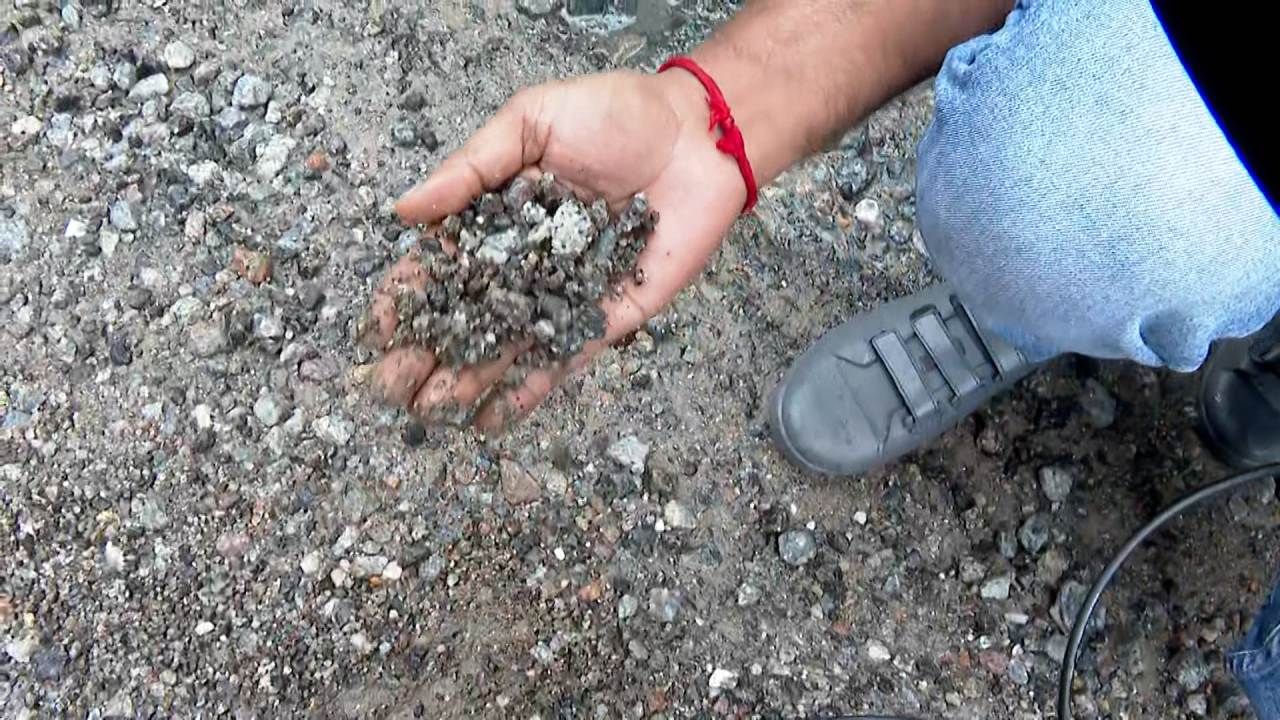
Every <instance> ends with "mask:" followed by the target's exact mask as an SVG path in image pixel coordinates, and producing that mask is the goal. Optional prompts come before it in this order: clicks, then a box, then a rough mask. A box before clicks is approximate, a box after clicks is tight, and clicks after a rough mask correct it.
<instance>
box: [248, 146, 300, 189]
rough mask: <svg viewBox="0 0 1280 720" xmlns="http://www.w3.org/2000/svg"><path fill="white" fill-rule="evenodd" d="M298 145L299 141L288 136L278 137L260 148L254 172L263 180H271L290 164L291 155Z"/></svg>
mask: <svg viewBox="0 0 1280 720" xmlns="http://www.w3.org/2000/svg"><path fill="white" fill-rule="evenodd" d="M297 144H298V141H297V140H294V139H293V138H291V137H288V136H286V135H277V136H275V137H273V138H271V139H270V140H268V141H267V142H265V143H263V144H262V145H259V146H258V160H257V163H255V165H254V172H255V173H257V175H258V177H259V178H260V179H262V180H271V179H272V178H274V177H275V176H276V175H279V174H280V171H281V170H283V169H284V166H285V165H286V164H288V162H289V153H291V152H293V148H294V146H295V145H297Z"/></svg>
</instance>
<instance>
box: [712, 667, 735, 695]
mask: <svg viewBox="0 0 1280 720" xmlns="http://www.w3.org/2000/svg"><path fill="white" fill-rule="evenodd" d="M707 686H708V687H710V688H711V690H712V691H721V690H732V689H733V688H735V687H737V686H738V673H736V672H732V671H730V670H725V669H724V668H716V669H715V670H713V671H712V672H711V677H710V679H708V680H707Z"/></svg>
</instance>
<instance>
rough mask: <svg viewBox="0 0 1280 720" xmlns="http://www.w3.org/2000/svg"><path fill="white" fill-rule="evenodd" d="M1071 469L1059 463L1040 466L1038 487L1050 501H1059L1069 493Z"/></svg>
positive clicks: (1064, 498)
mask: <svg viewBox="0 0 1280 720" xmlns="http://www.w3.org/2000/svg"><path fill="white" fill-rule="evenodd" d="M1071 484H1072V477H1071V471H1070V470H1068V469H1067V468H1064V467H1062V466H1061V465H1049V466H1046V467H1042V468H1040V489H1041V490H1042V491H1043V492H1044V496H1045V497H1047V498H1049V501H1050V502H1055V503H1060V502H1062V501H1064V500H1066V499H1067V496H1068V495H1070V494H1071Z"/></svg>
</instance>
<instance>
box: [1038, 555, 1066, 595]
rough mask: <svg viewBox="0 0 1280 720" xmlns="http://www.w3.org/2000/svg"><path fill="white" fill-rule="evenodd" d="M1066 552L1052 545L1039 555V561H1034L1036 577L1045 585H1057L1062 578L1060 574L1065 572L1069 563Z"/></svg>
mask: <svg viewBox="0 0 1280 720" xmlns="http://www.w3.org/2000/svg"><path fill="white" fill-rule="evenodd" d="M1069 564H1070V563H1069V561H1068V559H1067V554H1066V553H1065V552H1063V551H1062V550H1061V549H1060V548H1056V547H1052V548H1049V549H1048V550H1046V551H1045V553H1044V555H1041V556H1040V560H1039V562H1037V563H1036V577H1038V578H1039V579H1040V582H1043V583H1044V584H1046V585H1049V586H1053V585H1057V584H1058V581H1059V580H1061V579H1062V575H1063V574H1064V573H1066V571H1067V566H1068V565H1069Z"/></svg>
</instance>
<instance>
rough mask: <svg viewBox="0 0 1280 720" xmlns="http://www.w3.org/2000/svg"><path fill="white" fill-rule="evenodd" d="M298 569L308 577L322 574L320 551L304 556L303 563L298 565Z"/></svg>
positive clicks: (313, 551)
mask: <svg viewBox="0 0 1280 720" xmlns="http://www.w3.org/2000/svg"><path fill="white" fill-rule="evenodd" d="M298 567H299V568H301V569H302V572H303V573H304V574H306V575H315V574H316V573H318V572H320V551H319V550H312V551H311V552H309V553H307V554H306V555H303V556H302V561H301V562H299V563H298Z"/></svg>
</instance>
